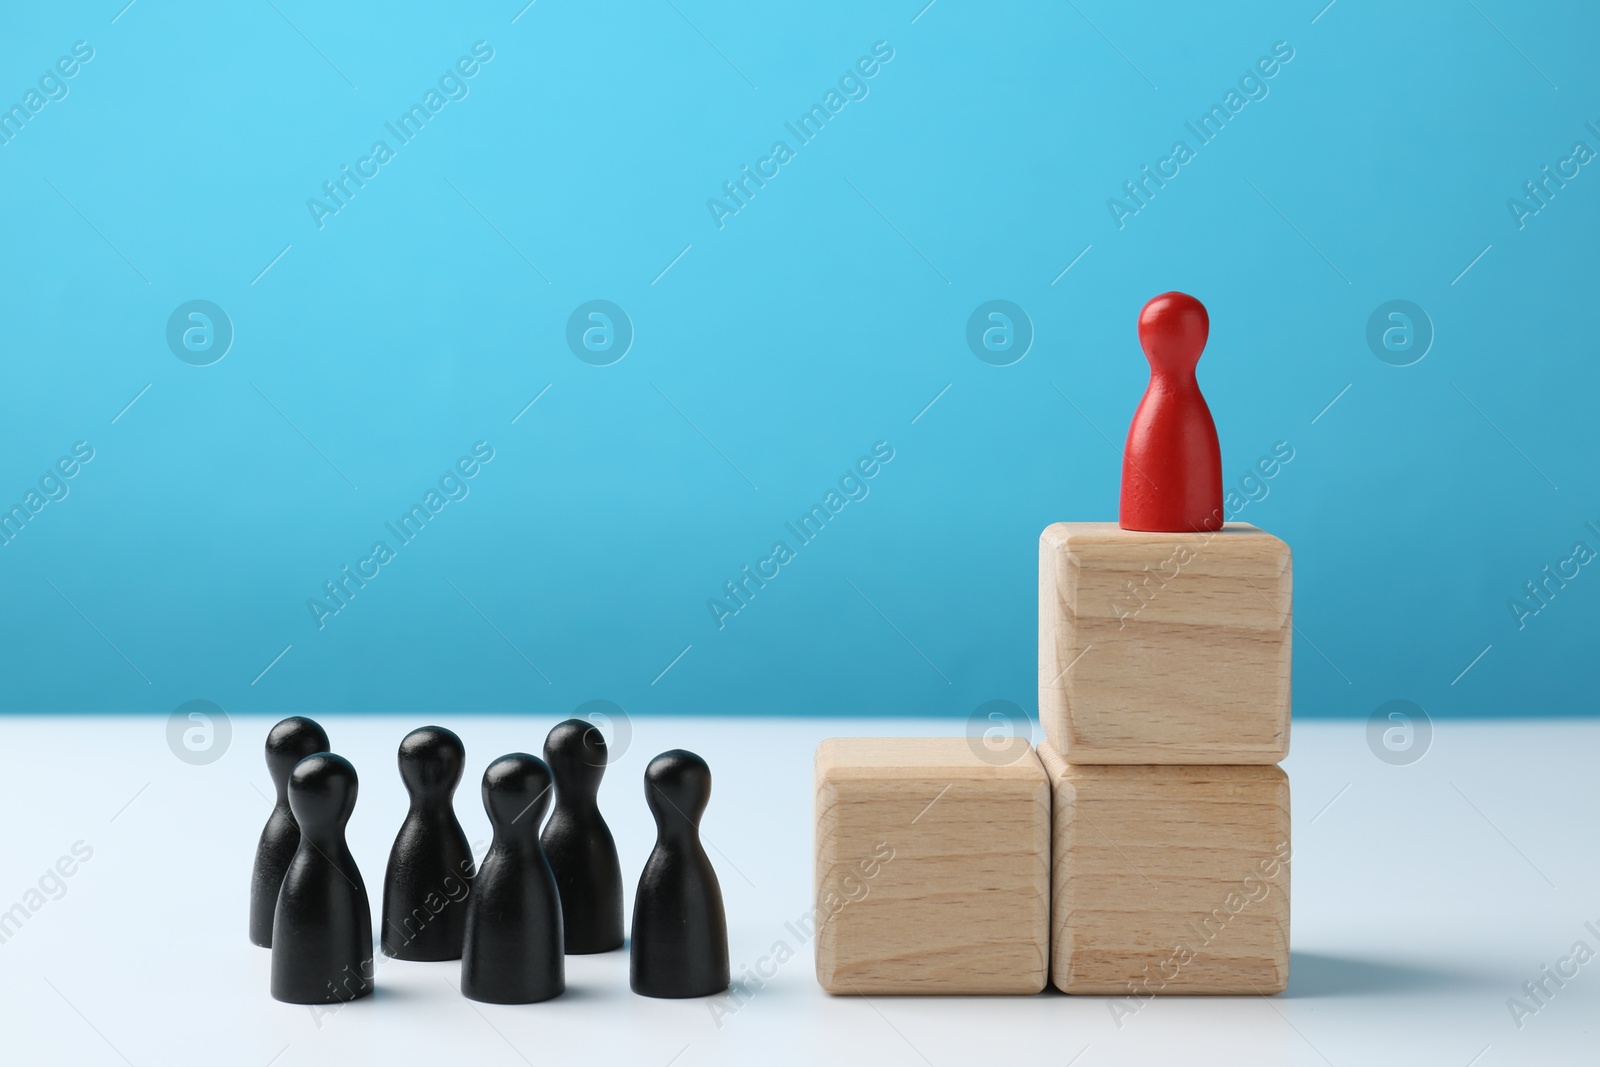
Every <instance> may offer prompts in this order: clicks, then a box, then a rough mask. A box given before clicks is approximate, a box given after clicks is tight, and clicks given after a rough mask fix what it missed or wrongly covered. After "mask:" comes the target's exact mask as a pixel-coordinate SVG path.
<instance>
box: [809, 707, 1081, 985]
mask: <svg viewBox="0 0 1600 1067" xmlns="http://www.w3.org/2000/svg"><path fill="white" fill-rule="evenodd" d="M816 789H817V793H816V803H817V806H816V910H815V912H814V914H813V919H814V921H815V922H816V926H817V936H816V953H817V981H818V982H819V983H821V985H822V988H824V989H825V990H827V991H828V992H830V993H844V994H858V993H866V994H872V993H883V994H991V993H1038V992H1040V991H1041V990H1042V989H1044V987H1045V982H1046V980H1047V978H1048V962H1049V960H1048V952H1049V947H1048V946H1049V936H1050V930H1049V927H1050V899H1049V895H1050V788H1049V784H1048V783H1047V782H1046V780H1045V776H1044V769H1043V768H1042V767H1041V766H1040V764H1039V760H1038V757H1037V756H1036V755H1035V754H1034V752H1033V749H1032V747H1031V746H1029V744H1028V742H1027V740H1026V739H1024V738H1012V739H1009V740H1008V741H1007V742H1006V743H1005V744H1004V745H1001V746H997V747H985V745H984V743H983V741H982V740H981V739H977V740H971V739H968V738H964V737H949V738H831V739H829V740H827V741H824V742H823V743H822V744H821V745H820V746H818V748H817V755H816Z"/></svg>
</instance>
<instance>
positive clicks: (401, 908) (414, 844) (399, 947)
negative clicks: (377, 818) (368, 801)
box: [383, 726, 474, 960]
mask: <svg viewBox="0 0 1600 1067" xmlns="http://www.w3.org/2000/svg"><path fill="white" fill-rule="evenodd" d="M465 764H466V749H465V748H463V747H462V745H461V738H459V737H457V736H456V735H455V734H454V733H452V732H451V731H449V730H446V729H445V728H444V727H442V726H424V727H422V728H421V729H420V730H412V731H411V732H410V733H409V734H406V736H405V739H404V740H403V741H401V742H400V780H401V781H403V782H404V783H405V785H406V791H407V792H408V793H410V794H411V810H410V811H409V812H407V813H406V819H405V822H403V823H401V824H400V832H399V833H398V834H397V835H396V836H395V839H394V847H393V848H392V849H390V850H389V866H388V869H387V870H386V871H385V872H384V876H383V951H384V952H385V953H386V954H387V955H390V956H393V957H394V958H395V959H397V960H458V959H460V958H461V939H462V937H463V936H464V935H465V933H466V929H467V904H466V902H467V895H468V893H470V892H471V890H472V877H473V874H474V867H473V863H472V846H471V845H469V844H468V843H467V835H466V834H464V833H462V832H461V824H460V823H459V822H457V821H456V811H455V805H454V802H453V798H454V796H455V792H456V786H458V785H460V784H461V772H462V769H463V767H464V766H465Z"/></svg>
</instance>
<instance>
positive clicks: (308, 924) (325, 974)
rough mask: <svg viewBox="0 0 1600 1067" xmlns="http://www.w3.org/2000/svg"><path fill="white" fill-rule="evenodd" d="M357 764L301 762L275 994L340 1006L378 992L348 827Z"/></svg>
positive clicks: (323, 759)
mask: <svg viewBox="0 0 1600 1067" xmlns="http://www.w3.org/2000/svg"><path fill="white" fill-rule="evenodd" d="M356 787H357V782H356V769H355V768H354V767H352V766H350V761H349V760H347V759H345V758H344V757H343V756H335V755H334V754H333V753H331V752H319V753H317V754H316V755H314V756H307V757H306V758H305V759H303V760H301V761H300V762H299V763H296V764H295V765H294V772H293V773H292V774H290V775H289V807H290V808H291V809H292V810H293V811H294V817H295V820H296V821H297V822H299V824H300V847H299V848H298V849H296V850H295V853H294V859H292V860H290V861H289V869H288V870H287V871H286V872H284V875H283V888H282V889H281V890H279V892H278V910H277V914H276V915H275V916H274V918H273V923H272V995H273V997H275V998H276V999H278V1000H282V1001H287V1002H288V1003H290V1004H332V1003H335V1002H343V1001H349V1000H355V999H356V998H358V997H364V996H366V995H367V994H369V993H371V992H372V909H371V908H370V907H369V906H368V904H367V887H366V884H365V883H363V882H362V880H361V871H360V870H359V869H357V867H356V861H355V857H354V856H352V855H351V854H350V847H349V846H348V845H347V844H345V840H344V828H345V824H346V823H348V822H349V821H350V813H351V812H352V811H354V810H355V806H356Z"/></svg>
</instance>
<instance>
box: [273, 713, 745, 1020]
mask: <svg viewBox="0 0 1600 1067" xmlns="http://www.w3.org/2000/svg"><path fill="white" fill-rule="evenodd" d="M266 747H267V769H268V771H269V772H270V773H271V775H272V781H273V784H274V785H275V786H276V787H277V791H278V797H277V803H276V804H275V805H274V807H273V809H272V814H271V815H270V816H269V817H268V818H267V825H266V828H265V829H263V830H262V831H261V843H260V844H259V845H258V846H257V848H256V860H255V870H254V874H253V876H252V879H251V883H250V940H251V941H253V942H255V943H256V944H257V945H261V946H263V947H270V948H271V949H272V995H273V996H274V997H275V998H277V999H278V1000H282V1001H287V1002H289V1003H292V1004H331V1003H338V1002H344V1001H350V1000H355V999H356V998H358V997H363V996H366V995H367V994H369V993H371V992H372V990H373V984H374V983H373V979H374V970H375V969H374V966H373V963H374V957H373V951H372V912H371V908H370V906H369V905H368V903H367V890H366V885H365V884H364V883H363V882H362V880H361V872H360V871H359V870H358V869H357V868H356V862H355V858H354V857H353V856H352V855H351V854H350V848H349V846H348V845H347V844H346V843H345V824H346V823H348V822H349V820H350V813H351V812H352V811H353V810H354V808H355V804H356V771H355V768H354V767H352V766H351V765H350V762H349V761H348V760H346V759H345V758H344V757H342V756H336V755H334V754H333V753H332V752H330V751H328V748H329V745H328V735H327V733H326V732H325V731H324V730H323V729H322V727H321V726H319V725H317V724H316V723H315V722H313V721H312V720H310V719H307V718H304V717H302V716H298V715H297V716H294V717H291V718H288V719H284V720H283V721H282V722H280V723H278V724H277V725H276V726H274V727H273V728H272V730H271V731H270V732H269V733H268V734H267V746H266ZM606 757H607V752H606V742H605V738H604V737H602V736H601V734H600V731H599V730H597V729H595V727H594V726H593V725H591V724H590V723H588V722H585V721H584V720H582V719H568V720H567V721H565V722H563V723H560V724H558V725H557V726H556V727H555V729H553V730H551V731H550V736H549V737H548V738H546V739H545V743H544V759H542V760H541V759H539V758H538V757H537V756H530V755H528V754H527V753H525V752H513V753H511V754H510V755H507V756H501V757H500V758H499V759H497V760H495V761H494V762H493V763H491V764H489V768H488V770H486V771H484V773H483V806H484V808H485V809H486V810H487V811H488V813H489V822H490V823H491V825H492V826H493V828H494V837H493V840H492V841H491V842H490V844H489V851H488V852H487V853H486V854H485V855H484V858H483V866H482V867H481V868H478V869H476V870H475V869H474V867H475V865H474V863H473V859H472V849H471V847H470V846H469V845H468V844H467V838H466V835H465V834H464V833H462V831H461V825H460V823H458V822H457V821H456V815H455V808H454V802H453V797H454V794H455V790H456V786H457V785H459V784H460V782H461V775H462V771H463V769H464V767H465V764H466V750H465V749H464V748H463V746H462V744H461V739H460V738H459V737H457V736H456V735H455V734H454V733H452V732H451V731H449V730H446V729H445V728H444V727H442V726H424V727H422V728H421V729H419V730H413V731H412V732H411V733H409V734H407V735H406V736H405V739H404V740H403V741H401V742H400V778H401V780H402V781H403V782H404V783H405V786H406V790H407V791H408V792H409V793H410V794H411V810H410V811H409V812H408V813H407V814H406V818H405V822H403V823H402V824H401V826H400V832H399V834H398V835H397V836H396V837H395V841H394V847H393V849H391V850H390V853H389V866H388V869H387V871H386V872H385V874H384V879H383V935H382V943H383V951H384V953H385V954H386V955H388V956H390V957H393V958H394V959H400V960H457V959H459V960H460V961H461V992H462V993H463V994H464V995H466V996H468V997H470V998H472V999H473V1000H481V1001H487V1002H490V1003H495V1004H527V1003H531V1002H533V1001H539V1000H548V999H549V998H551V997H555V996H559V995H560V994H561V993H562V991H563V990H564V989H565V988H566V976H565V961H564V958H563V957H564V956H565V955H566V954H567V953H574V954H577V953H593V952H610V951H612V950H614V949H619V948H621V947H622V944H623V935H622V869H621V866H620V865H619V864H618V862H617V848H616V844H615V843H614V842H613V841H612V838H611V831H610V829H609V828H608V827H607V826H606V822H605V819H604V818H603V817H602V816H601V814H600V809H599V806H598V804H597V796H598V793H599V790H600V778H601V776H602V775H603V774H604V773H605V768H606ZM552 788H553V789H554V791H555V798H554V812H553V813H552V814H551V815H550V820H549V822H547V823H544V816H545V813H546V812H547V811H550V809H551V799H550V793H551V790H552ZM644 792H645V800H646V802H647V803H648V804H649V806H650V811H651V814H653V815H654V816H655V820H656V844H655V848H654V849H653V850H652V851H651V853H650V858H649V859H648V860H647V861H646V862H645V866H644V873H643V874H642V875H641V876H640V878H639V889H638V892H637V893H636V894H635V898H634V907H633V936H632V939H631V943H630V961H629V962H630V982H631V984H632V987H633V991H634V992H635V993H639V994H642V995H644V996H647V997H702V996H709V995H711V994H713V993H719V992H721V991H723V990H725V989H727V988H728V978H729V974H728V928H727V919H726V916H725V914H724V912H723V908H722V890H721V887H720V886H719V885H718V883H717V874H716V871H715V870H713V869H712V866H711V861H710V859H708V858H707V856H706V854H705V850H704V849H702V848H701V846H700V816H701V814H702V813H704V811H705V808H706V803H707V801H708V800H709V799H710V797H711V771H710V769H709V768H708V767H707V766H706V762H705V760H703V759H701V758H700V757H699V756H697V755H695V754H694V753H693V752H686V751H684V750H682V749H674V750H672V751H670V752H663V753H662V754H661V755H659V756H657V757H656V758H655V759H653V760H651V761H650V765H649V766H648V767H646V768H645V772H644ZM541 823H544V831H543V833H540V829H539V827H540V824H541Z"/></svg>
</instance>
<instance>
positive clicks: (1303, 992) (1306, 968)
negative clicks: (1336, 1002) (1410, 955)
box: [1281, 952, 1493, 997]
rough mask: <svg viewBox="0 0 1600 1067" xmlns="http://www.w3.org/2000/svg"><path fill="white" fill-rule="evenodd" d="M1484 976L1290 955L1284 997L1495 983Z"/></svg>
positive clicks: (1382, 962)
mask: <svg viewBox="0 0 1600 1067" xmlns="http://www.w3.org/2000/svg"><path fill="white" fill-rule="evenodd" d="M1492 984H1493V982H1492V980H1491V979H1490V978H1489V977H1488V976H1485V975H1477V974H1470V973H1464V972H1462V971H1447V970H1442V969H1438V968H1433V967H1419V966H1417V965H1415V964H1410V963H1398V962H1395V961H1392V960H1367V959H1357V958H1355V957H1353V956H1327V955H1323V954H1322V953H1318V952H1291V953H1290V954H1289V988H1288V989H1286V990H1284V992H1283V993H1282V994H1281V995H1282V996H1284V997H1351V996H1366V995H1370V994H1373V993H1437V992H1445V991H1449V990H1460V989H1473V988H1483V987H1485V986H1488V985H1492Z"/></svg>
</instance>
